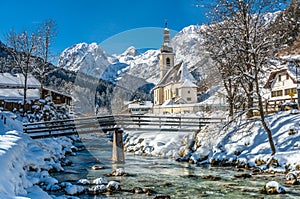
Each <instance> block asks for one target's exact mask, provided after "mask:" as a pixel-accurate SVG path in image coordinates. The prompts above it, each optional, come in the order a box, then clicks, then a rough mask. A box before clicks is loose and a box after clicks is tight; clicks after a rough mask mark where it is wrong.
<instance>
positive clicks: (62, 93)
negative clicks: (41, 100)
mask: <svg viewBox="0 0 300 199" xmlns="http://www.w3.org/2000/svg"><path fill="white" fill-rule="evenodd" d="M43 89H44V90H47V91H50V92H53V93H56V94H59V95H63V96H65V97H69V98H72V95H70V94H68V93H65V92H62V91H58V90H54V89H51V88H46V87H44V88H43Z"/></svg>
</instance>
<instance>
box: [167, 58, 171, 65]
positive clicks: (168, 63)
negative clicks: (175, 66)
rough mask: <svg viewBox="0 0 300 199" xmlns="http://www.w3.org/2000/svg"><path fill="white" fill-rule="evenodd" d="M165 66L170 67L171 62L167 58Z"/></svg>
mask: <svg viewBox="0 0 300 199" xmlns="http://www.w3.org/2000/svg"><path fill="white" fill-rule="evenodd" d="M166 65H167V66H170V65H171V60H170V58H169V57H167V59H166Z"/></svg>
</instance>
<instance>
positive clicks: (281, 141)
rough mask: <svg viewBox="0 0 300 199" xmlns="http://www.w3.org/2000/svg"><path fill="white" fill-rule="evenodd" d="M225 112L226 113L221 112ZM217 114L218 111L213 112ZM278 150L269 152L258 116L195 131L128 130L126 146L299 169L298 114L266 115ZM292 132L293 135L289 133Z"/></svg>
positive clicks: (178, 155) (206, 159)
mask: <svg viewBox="0 0 300 199" xmlns="http://www.w3.org/2000/svg"><path fill="white" fill-rule="evenodd" d="M224 115H225V113H224ZM216 116H218V115H216ZM267 121H268V124H269V125H270V127H271V129H272V133H273V139H274V142H275V145H276V149H277V153H276V154H275V155H274V156H271V150H270V145H269V142H268V137H267V134H266V133H265V131H264V129H263V127H262V125H261V122H260V121H259V120H258V119H252V120H245V119H240V120H238V121H235V122H232V123H231V125H227V126H226V128H223V127H224V124H218V125H216V124H214V125H210V126H207V127H205V128H204V129H202V130H201V132H200V133H198V134H195V132H180V130H178V131H175V132H142V131H131V132H127V133H128V137H127V139H126V141H125V148H126V150H127V151H128V152H134V153H135V154H143V155H154V156H162V157H173V158H177V159H179V160H182V161H190V162H193V163H213V164H220V165H222V164H232V165H236V164H242V165H246V164H247V165H249V166H251V167H254V166H255V167H259V168H261V169H264V170H266V169H268V170H274V171H285V170H286V168H288V169H291V170H295V169H298V170H299V169H300V114H292V113H291V112H289V111H285V112H279V113H275V114H272V115H269V116H268V117H267ZM291 133H292V134H293V133H295V134H294V135H290V134H291Z"/></svg>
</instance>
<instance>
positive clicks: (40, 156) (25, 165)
mask: <svg viewBox="0 0 300 199" xmlns="http://www.w3.org/2000/svg"><path fill="white" fill-rule="evenodd" d="M2 116H3V117H2ZM75 139H76V138H75V137H72V139H71V138H67V137H61V138H51V139H50V138H48V139H42V140H32V139H31V138H30V137H29V136H28V135H25V134H23V133H22V122H21V121H18V118H16V115H14V114H13V113H10V112H2V113H1V120H0V162H1V164H0V171H1V177H0V198H1V199H6V198H43V199H44V198H51V197H50V196H49V195H48V194H47V193H46V192H44V191H43V190H42V189H41V188H40V187H39V186H37V185H40V186H43V188H45V189H48V190H50V189H53V188H54V186H55V183H57V180H56V179H54V178H52V177H51V176H50V175H49V171H51V170H55V171H63V168H62V166H61V160H63V159H64V158H65V154H66V153H72V150H74V146H73V144H72V143H73V141H74V140H75ZM17 196H18V197H17Z"/></svg>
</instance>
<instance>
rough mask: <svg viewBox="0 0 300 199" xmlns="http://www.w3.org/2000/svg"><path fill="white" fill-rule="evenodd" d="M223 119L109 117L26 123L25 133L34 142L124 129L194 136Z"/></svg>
mask: <svg viewBox="0 0 300 199" xmlns="http://www.w3.org/2000/svg"><path fill="white" fill-rule="evenodd" d="M223 120H224V118H203V117H187V116H155V115H107V116H98V117H82V118H74V119H66V120H55V121H47V122H35V123H24V124H23V130H24V133H26V134H29V135H30V137H31V138H33V139H37V138H47V137H55V136H67V135H74V134H86V133H100V132H104V133H106V132H108V131H113V130H114V129H120V128H122V129H124V130H127V131H153V132H154V133H155V132H161V131H186V132H194V131H196V130H199V129H201V128H202V127H203V126H206V125H207V124H211V123H220V122H222V121H223Z"/></svg>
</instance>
